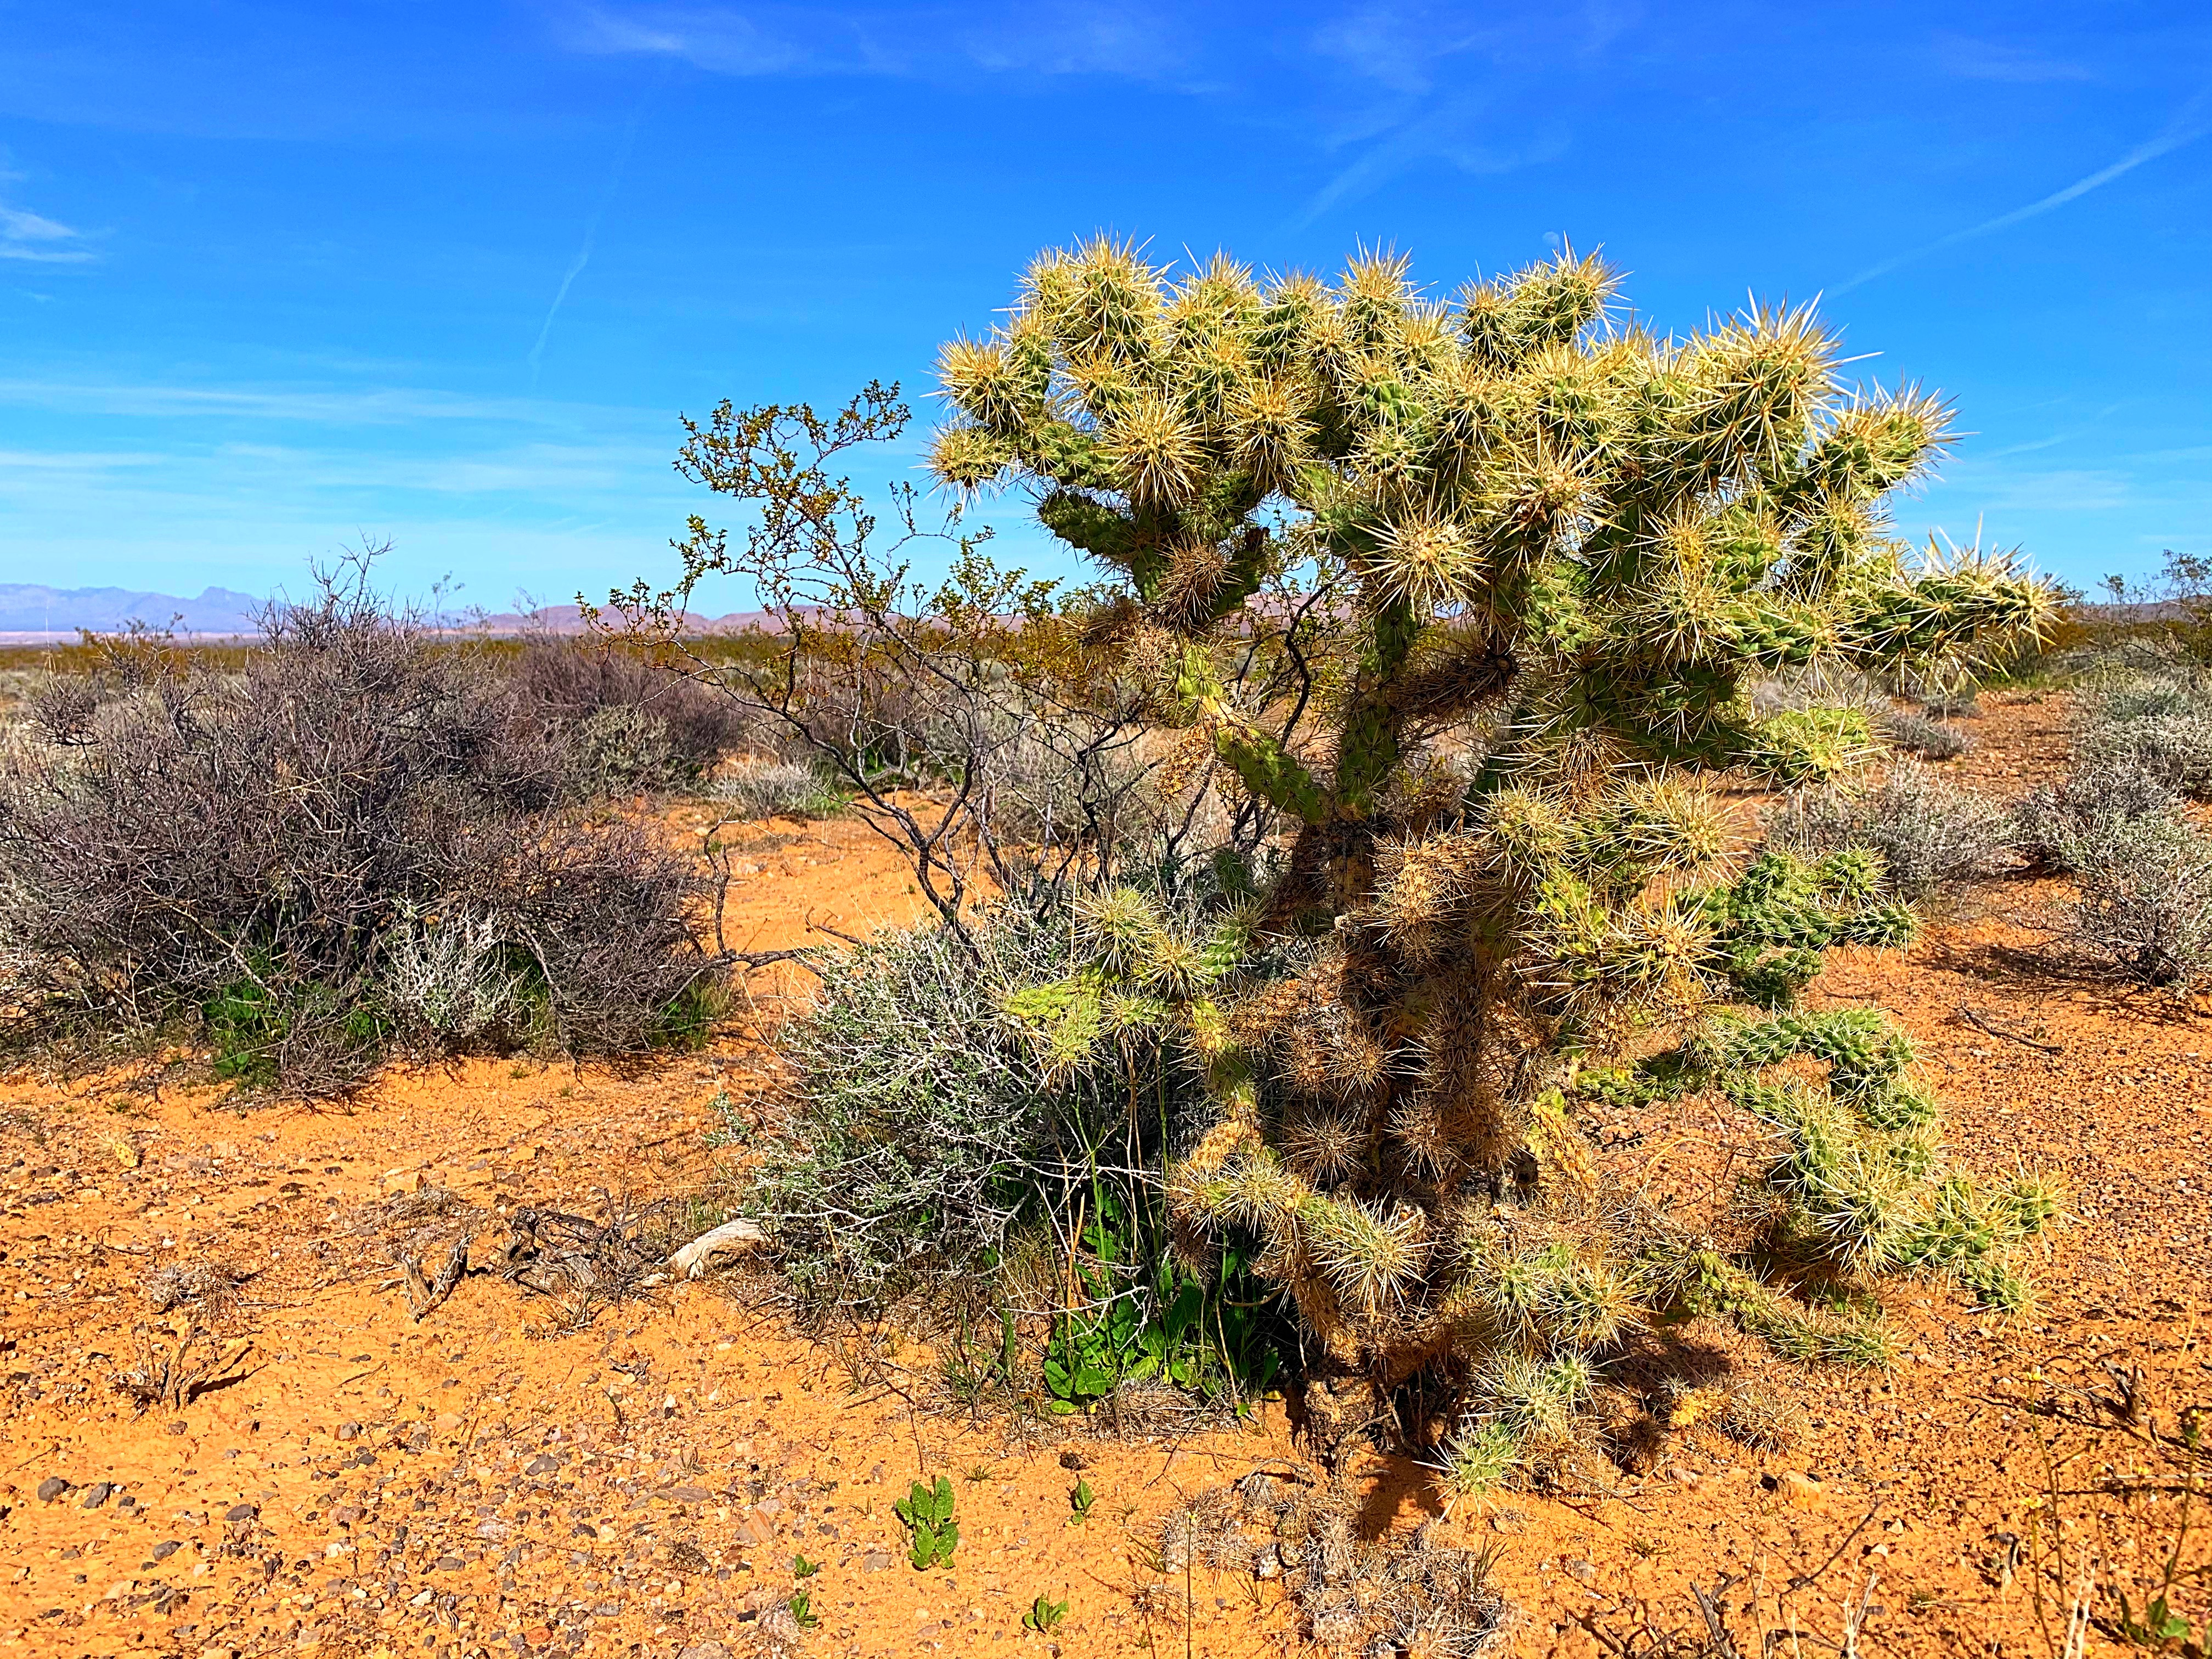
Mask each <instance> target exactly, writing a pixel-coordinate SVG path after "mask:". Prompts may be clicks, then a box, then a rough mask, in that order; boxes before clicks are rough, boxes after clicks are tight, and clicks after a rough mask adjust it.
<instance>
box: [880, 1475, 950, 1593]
mask: <svg viewBox="0 0 2212 1659" xmlns="http://www.w3.org/2000/svg"><path fill="white" fill-rule="evenodd" d="M891 1512H892V1513H893V1514H895V1515H896V1516H898V1518H899V1519H900V1520H901V1521H902V1522H905V1524H906V1528H907V1530H908V1533H910V1534H912V1535H913V1539H914V1548H913V1550H912V1552H911V1553H909V1554H908V1558H907V1559H908V1560H909V1561H911V1562H912V1563H913V1564H914V1570H915V1571H916V1572H926V1571H928V1570H929V1569H930V1568H931V1567H938V1566H944V1567H949V1566H951V1565H952V1552H953V1551H954V1550H956V1549H957V1548H958V1547H959V1545H960V1522H959V1520H958V1518H957V1516H955V1515H954V1514H953V1512H952V1482H951V1480H947V1479H946V1478H945V1476H944V1475H941V1474H940V1475H939V1476H938V1477H937V1482H936V1484H935V1485H934V1486H923V1485H922V1484H921V1481H919V1480H917V1481H915V1483H914V1489H913V1490H912V1491H911V1492H908V1494H907V1495H906V1496H905V1497H904V1498H901V1499H900V1500H899V1501H898V1502H897V1503H896V1504H892V1505H891Z"/></svg>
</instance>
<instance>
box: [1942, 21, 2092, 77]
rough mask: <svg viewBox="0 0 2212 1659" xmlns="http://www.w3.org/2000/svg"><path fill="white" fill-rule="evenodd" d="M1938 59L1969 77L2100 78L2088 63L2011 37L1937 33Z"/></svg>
mask: <svg viewBox="0 0 2212 1659" xmlns="http://www.w3.org/2000/svg"><path fill="white" fill-rule="evenodd" d="M1936 62H1937V63H1938V64H1942V66H1943V67H1944V68H1945V69H1947V70H1949V71H1950V72H1951V73H1952V74H1954V75H1956V76H1960V77H1962V78H1964V79H1966V80H1969V81H2010V82H2018V83H2021V84H2027V85H2033V84H2036V83H2039V82H2051V81H2089V80H2093V79H2095V78H2096V77H2095V76H2094V75H2093V73H2092V72H2091V70H2090V69H2089V67H2088V65H2087V64H2079V63H2075V62H2073V61H2072V60H2070V59H2068V58H2053V57H2051V56H2050V55H2049V54H2047V53H2045V52H2038V51H2036V50H2035V49H2034V48H2033V47H2032V46H2015V45H2014V44H2013V43H2012V42H2011V41H2009V40H1974V39H1972V38H1971V37H1970V36H1967V35H1963V34H1941V35H1938V36H1936Z"/></svg>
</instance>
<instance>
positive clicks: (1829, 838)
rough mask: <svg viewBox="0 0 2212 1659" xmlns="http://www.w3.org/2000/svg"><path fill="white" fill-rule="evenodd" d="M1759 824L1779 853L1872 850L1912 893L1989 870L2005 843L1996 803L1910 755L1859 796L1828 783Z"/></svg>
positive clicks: (1898, 886)
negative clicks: (1849, 848) (1862, 848)
mask: <svg viewBox="0 0 2212 1659" xmlns="http://www.w3.org/2000/svg"><path fill="white" fill-rule="evenodd" d="M1765 824H1766V834H1767V839H1768V842H1770V844H1771V845H1772V846H1774V847H1776V848H1780V849H1781V850H1783V851H1784V852H1790V853H1802V854H1810V855H1812V856H1814V857H1818V856H1820V854H1826V853H1832V852H1837V851H1839V850H1841V849H1842V848H1846V847H1871V848H1874V849H1875V851H1876V852H1878V853H1880V854H1881V856H1882V860H1883V862H1884V864H1885V866H1887V872H1888V874H1887V880H1888V882H1889V884H1890V885H1891V886H1892V887H1893V888H1894V889H1895V890H1897V891H1898V892H1899V893H1902V894H1905V895H1906V896H1910V897H1916V898H1917V897H1924V896H1927V895H1929V894H1930V893H1934V892H1936V891H1939V890H1942V889H1944V888H1947V887H1955V886H1958V885H1960V884H1964V883H1966V882H1970V881H1974V880H1977V879H1978V878H1982V877H1984V876H1988V875H1990V874H1993V873H1994V872H1996V870H1998V869H1999V868H2000V867H2002V861H2003V855H2004V851H2005V846H2006V827H2007V826H2006V818H2005V814H2004V811H2003V810H2002V808H2000V807H1998V806H1997V805H1995V804H1994V803H1993V802H1991V801H1990V800H1988V799H1984V797H1982V796H1980V795H1978V794H1976V793H1974V792H1973V791H1972V790H1970V789H1967V788H1966V787H1963V786H1961V785H1960V784H1956V783H1954V782H1952V781H1950V780H1949V779H1948V778H1945V777H1942V776H1939V775H1937V774H1936V773H1934V772H1931V771H1929V769H1927V768H1926V767H1924V766H1923V765H1921V764H1920V763H1917V761H1910V760H1901V761H1899V762H1898V763H1896V764H1895V765H1893V766H1892V767H1891V768H1890V769H1889V771H1888V773H1887V775H1885V776H1884V777H1883V779H1882V780H1881V782H1880V783H1878V784H1876V785H1875V787H1873V788H1872V789H1871V790H1869V791H1866V792H1865V793H1856V792H1853V791H1850V790H1847V789H1843V788H1838V787H1835V786H1833V785H1827V786H1823V787H1820V788H1815V789H1808V790H1801V791H1799V792H1798V793H1796V794H1793V795H1792V796H1791V797H1790V799H1788V800H1786V801H1785V802H1784V803H1783V805H1780V806H1779V807H1778V808H1776V809H1775V810H1774V811H1772V812H1771V813H1769V814H1768V815H1767V817H1766V821H1765Z"/></svg>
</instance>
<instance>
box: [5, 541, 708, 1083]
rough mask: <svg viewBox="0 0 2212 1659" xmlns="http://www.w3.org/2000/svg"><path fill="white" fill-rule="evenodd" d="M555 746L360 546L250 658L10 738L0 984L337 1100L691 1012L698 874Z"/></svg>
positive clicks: (615, 1044)
mask: <svg viewBox="0 0 2212 1659" xmlns="http://www.w3.org/2000/svg"><path fill="white" fill-rule="evenodd" d="M564 765H565V761H564V758H563V755H562V750H561V749H560V747H559V745H558V744H557V743H556V742H555V741H553V739H552V738H550V737H549V736H548V734H547V733H546V732H545V731H544V729H543V727H542V726H540V725H538V723H536V722H534V721H532V720H529V719H526V718H524V717H523V716H522V715H521V714H520V713H519V712H518V709H517V706H516V703H515V700H514V698H513V696H512V694H511V692H510V691H509V690H507V688H506V687H505V686H504V685H503V684H502V682H501V679H500V678H499V677H498V676H497V675H496V674H495V672H494V671H493V670H492V669H491V667H490V666H489V664H488V663H487V662H486V660H485V659H483V657H482V656H481V655H480V654H477V653H474V652H472V651H471V649H470V648H467V647H458V646H455V645H453V644H452V643H451V642H448V641H443V640H441V639H439V638H438V637H437V636H435V635H433V634H432V633H430V632H429V631H428V630H427V629H423V628H422V627H421V626H419V625H418V623H417V622H416V619H415V618H413V617H410V616H408V615H404V614H399V615H395V614H392V612H391V611H388V610H387V609H386V606H385V605H383V604H382V603H381V602H380V599H379V598H378V597H377V596H376V595H375V594H374V592H372V591H371V590H370V589H369V587H368V581H367V568H366V564H365V563H362V564H360V565H357V566H356V567H355V568H353V570H352V571H351V573H350V574H349V575H347V576H345V577H343V579H341V578H338V577H333V578H331V579H330V580H327V581H325V585H324V586H323V587H322V589H321V591H320V592H319V595H318V597H317V598H316V599H314V600H313V601H312V602H310V603H308V604H306V605H296V606H291V607H288V608H282V609H278V610H275V611H271V613H270V617H269V618H268V622H267V626H266V638H265V640H264V643H263V646H262V648H260V649H258V650H257V651H254V652H252V653H250V654H248V655H247V656H246V659H245V661H244V663H243V665H242V666H241V667H240V669H238V670H237V671H234V672H225V671H219V670H218V669H216V667H214V666H211V665H205V664H193V663H189V662H187V663H182V664H174V665H168V666H167V667H166V668H164V669H163V671H160V672H154V671H149V672H148V673H147V674H145V675H144V676H143V677H141V678H140V680H139V682H138V683H137V686H136V688H135V689H134V690H129V691H127V692H126V693H125V694H124V695H121V696H118V697H116V698H114V699H112V700H111V701H109V702H104V703H103V704H102V706H101V707H100V710H99V712H98V715H97V717H96V720H95V722H94V732H93V734H92V740H91V741H90V742H89V743H88V744H85V745H83V746H82V747H79V748H58V747H55V746H52V745H46V744H16V745H15V746H14V747H13V748H11V749H10V750H9V752H8V753H7V755H6V756H5V757H4V758H3V759H0V963H5V964H6V969H7V972H8V975H9V982H8V983H7V984H6V985H5V986H4V987H0V992H3V993H4V995H0V1001H4V1002H7V1003H10V1004H13V1005H15V1006H16V1007H17V1008H19V1009H22V1010H27V1011H29V1012H33V1013H34V1014H43V1015H48V1016H51V1015H53V1014H56V1013H63V1014H68V1013H74V1014H75V1015H76V1016H77V1017H79V1018H83V1019H87V1020H89V1021H93V1022H96V1023H99V1024H109V1025H112V1024H125V1025H131V1026H137V1027H140V1028H151V1027H153V1026H155V1025H157V1024H161V1023H163V1022H165V1021H168V1020H172V1019H175V1018H180V1017H182V1018H190V1019H194V1020H197V1022H198V1023H199V1024H200V1025H201V1026H202V1028H203V1029H204V1030H205V1032H206V1034H207V1036H208V1037H209V1038H210V1041H211V1045H212V1047H213V1048H214V1050H215V1054H216V1069H217V1071H218V1073H220V1074H222V1075H223V1076H226V1077H228V1078H231V1079H235V1080H238V1081H240V1082H242V1083H248V1084H255V1085H282V1086H283V1087H284V1088H286V1089H289V1090H293V1091H300V1092H303V1093H329V1092H337V1091H343V1090H346V1089H348V1088H350V1087H352V1086H355V1085H358V1084H359V1083H361V1082H362V1081H363V1080H364V1079H366V1078H367V1077H368V1075H370V1074H371V1073H373V1071H374V1069H375V1067H376V1066H378V1065H379V1064H380V1063H381V1061H382V1060H383V1058H384V1057H385V1056H386V1054H389V1053H391V1052H392V1051H393V1050H395V1049H400V1050H410V1051H416V1052H441V1051H447V1050H450V1049H452V1048H456V1047H459V1046H467V1045H472V1044H488V1045H493V1046H501V1045H506V1044H511V1043H513V1042H544V1043H546V1044H550V1045H558V1046H561V1047H563V1048H567V1049H568V1050H569V1051H571V1052H575V1053H598V1054H605V1053H621V1052H629V1051H635V1050H639V1049H642V1048H646V1047H647V1046H649V1045H650V1044H652V1043H654V1042H659V1041H664V1040H667V1039H670V1038H681V1037H684V1036H690V1035H692V1034H694V1033H696V1031H698V1030H700V1029H701V1028H702V1025H703V1024H704V1021H705V1019H706V1018H707V1017H708V1014H709V1012H711V1007H712V1003H713V998H714V994H715V991H716V987H717V985H718V978H717V975H718V972H719V965H718V963H716V961H715V960H714V958H712V957H708V956H707V955H705V954H704V953H703V952H702V950H701V949H700V947H699V945H697V943H696V940H695V939H694V937H693V934H692V930H691V927H690V921H689V912H690V908H691V906H692V903H693V901H694V898H695V896H696V891H697V882H696V876H695V873H694V871H693V869H692V867H691V866H690V865H689V864H688V863H687V862H686V861H685V860H684V859H683V858H682V857H681V856H679V855H678V854H677V853H676V852H675V851H674V850H673V849H671V848H666V847H665V846H663V845H661V844H660V843H659V842H657V841H656V840H655V839H653V837H652V836H649V835H648V834H647V832H646V831H645V830H644V829H641V828H639V827H638V826H635V825H634V824H629V823H622V822H617V821H592V820H587V819H586V818H584V817H580V816H578V815H576V814H574V813H573V812H568V811H563V810H562V807H561V800H562V795H563V792H564V783H563V778H564V771H563V768H564Z"/></svg>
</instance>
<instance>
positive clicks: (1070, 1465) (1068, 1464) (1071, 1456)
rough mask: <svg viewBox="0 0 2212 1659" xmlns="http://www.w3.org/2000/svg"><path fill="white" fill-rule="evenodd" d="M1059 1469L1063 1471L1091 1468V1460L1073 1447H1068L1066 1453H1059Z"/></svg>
mask: <svg viewBox="0 0 2212 1659" xmlns="http://www.w3.org/2000/svg"><path fill="white" fill-rule="evenodd" d="M1090 1467H1091V1460H1090V1459H1089V1458H1087V1457H1085V1455H1083V1454H1082V1453H1081V1452H1079V1451H1078V1450H1076V1449H1075V1448H1074V1447H1073V1446H1070V1447H1069V1448H1068V1449H1066V1451H1064V1452H1062V1453H1060V1468H1063V1469H1087V1468H1090Z"/></svg>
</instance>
